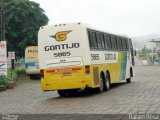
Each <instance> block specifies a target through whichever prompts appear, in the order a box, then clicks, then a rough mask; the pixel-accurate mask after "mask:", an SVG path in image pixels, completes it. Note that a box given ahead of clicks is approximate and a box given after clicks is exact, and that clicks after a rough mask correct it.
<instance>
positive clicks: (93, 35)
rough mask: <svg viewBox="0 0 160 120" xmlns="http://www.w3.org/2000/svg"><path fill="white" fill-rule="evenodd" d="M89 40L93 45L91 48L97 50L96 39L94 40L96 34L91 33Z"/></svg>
mask: <svg viewBox="0 0 160 120" xmlns="http://www.w3.org/2000/svg"><path fill="white" fill-rule="evenodd" d="M91 40H92V43H93V48H94V49H97V48H98V43H97V39H96V33H95V32H94V31H92V32H91Z"/></svg>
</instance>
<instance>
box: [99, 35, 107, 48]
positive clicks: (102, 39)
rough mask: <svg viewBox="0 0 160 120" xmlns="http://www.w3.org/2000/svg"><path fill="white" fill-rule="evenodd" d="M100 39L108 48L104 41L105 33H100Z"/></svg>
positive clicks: (103, 46) (103, 45)
mask: <svg viewBox="0 0 160 120" xmlns="http://www.w3.org/2000/svg"><path fill="white" fill-rule="evenodd" d="M100 40H101V44H102V48H104V49H105V48H106V47H105V43H104V34H103V33H100Z"/></svg>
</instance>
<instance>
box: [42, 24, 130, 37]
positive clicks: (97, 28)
mask: <svg viewBox="0 0 160 120" xmlns="http://www.w3.org/2000/svg"><path fill="white" fill-rule="evenodd" d="M74 24H75V25H82V26H84V27H86V28H87V29H91V30H96V31H100V32H104V33H108V34H111V35H116V36H119V37H125V38H128V37H127V35H124V34H118V33H114V32H110V31H108V30H107V31H106V30H105V29H102V28H99V27H94V26H92V25H90V24H87V23H81V22H70V23H61V24H54V25H46V26H42V27H40V29H43V28H47V27H48V28H50V27H62V26H67V25H74Z"/></svg>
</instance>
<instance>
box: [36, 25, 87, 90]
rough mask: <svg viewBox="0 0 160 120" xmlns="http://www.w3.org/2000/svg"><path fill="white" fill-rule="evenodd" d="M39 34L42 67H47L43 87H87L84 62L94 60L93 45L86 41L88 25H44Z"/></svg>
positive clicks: (58, 88) (56, 88)
mask: <svg viewBox="0 0 160 120" xmlns="http://www.w3.org/2000/svg"><path fill="white" fill-rule="evenodd" d="M38 38H39V40H38V47H39V48H38V49H39V53H40V54H39V61H40V69H41V70H44V78H43V79H42V80H41V84H42V89H43V90H61V89H78V88H85V87H86V83H87V81H86V80H85V72H84V70H85V69H84V66H85V65H88V64H90V58H89V57H88V56H89V47H88V46H89V45H88V43H87V42H86V44H84V42H85V40H86V39H88V38H87V34H86V28H85V26H83V25H78V24H73V25H72V24H71V25H65V26H61V27H59V26H58V27H55V26H50V27H46V28H45V27H44V28H41V29H40V31H39V34H38ZM63 38H65V39H63ZM83 50H86V51H84V52H82V51H83ZM77 69H78V70H77ZM53 71H54V73H53ZM55 71H56V72H55ZM57 71H59V72H57Z"/></svg>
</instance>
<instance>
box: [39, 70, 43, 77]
mask: <svg viewBox="0 0 160 120" xmlns="http://www.w3.org/2000/svg"><path fill="white" fill-rule="evenodd" d="M40 74H41V78H44V70H40Z"/></svg>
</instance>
